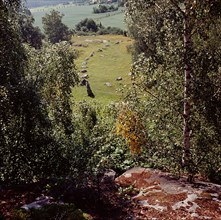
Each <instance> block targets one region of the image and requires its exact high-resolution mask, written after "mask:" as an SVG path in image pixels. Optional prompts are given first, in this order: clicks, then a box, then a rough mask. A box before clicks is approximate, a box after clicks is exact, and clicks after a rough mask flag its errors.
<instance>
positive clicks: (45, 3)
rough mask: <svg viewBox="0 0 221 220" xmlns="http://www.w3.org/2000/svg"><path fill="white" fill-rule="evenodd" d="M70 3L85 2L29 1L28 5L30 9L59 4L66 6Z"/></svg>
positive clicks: (70, 0)
mask: <svg viewBox="0 0 221 220" xmlns="http://www.w3.org/2000/svg"><path fill="white" fill-rule="evenodd" d="M69 2H71V3H72V2H73V3H78V2H79V3H82V2H84V1H83V0H27V1H26V4H27V7H28V8H35V7H42V6H49V5H58V4H66V3H69Z"/></svg>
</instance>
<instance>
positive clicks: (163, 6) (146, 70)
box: [127, 0, 221, 176]
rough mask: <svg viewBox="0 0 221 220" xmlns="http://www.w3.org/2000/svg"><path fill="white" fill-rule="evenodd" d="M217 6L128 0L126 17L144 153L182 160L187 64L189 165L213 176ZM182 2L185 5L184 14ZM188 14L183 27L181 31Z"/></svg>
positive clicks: (168, 161)
mask: <svg viewBox="0 0 221 220" xmlns="http://www.w3.org/2000/svg"><path fill="white" fill-rule="evenodd" d="M190 4H192V5H190ZM141 6H142V7H141ZM219 7H220V3H219V1H194V2H190V1H185V4H183V1H163V2H162V1H157V0H156V1H143V0H139V1H133V0H131V1H130V0H129V1H127V20H128V24H129V28H130V30H131V34H132V35H133V37H134V38H135V40H136V43H135V54H134V55H135V56H134V60H135V63H134V65H133V69H132V73H133V77H134V80H135V89H136V88H141V85H142V88H143V92H145V94H146V97H147V98H145V99H146V100H145V101H144V102H142V103H143V104H142V105H143V108H144V109H145V110H144V112H143V114H144V115H145V116H146V120H145V121H146V123H145V124H146V126H147V131H148V137H149V139H150V140H149V141H150V142H149V143H151V154H150V155H149V157H152V158H155V159H156V164H158V165H159V164H162V165H163V166H164V167H167V168H169V169H170V168H171V166H174V167H177V168H181V167H182V165H183V161H182V160H181V157H182V151H183V149H184V148H183V137H182V136H183V120H185V117H186V116H185V115H183V103H184V101H185V99H184V98H183V94H184V91H185V90H184V88H183V84H184V80H183V78H184V70H186V69H185V68H186V65H188V68H191V73H192V74H191V80H190V86H189V87H188V89H189V91H188V96H189V97H188V102H189V103H190V105H191V111H190V118H189V124H190V128H189V131H190V138H191V148H190V153H191V155H190V158H189V159H190V161H189V167H188V171H189V172H190V173H193V174H194V173H197V172H201V173H203V174H206V175H207V176H217V175H218V172H219V168H220V166H221V160H220V158H221V157H220V155H221V147H220V135H219V133H220V126H219V122H218V121H219V118H220V116H221V114H220V100H219V98H218V96H217V95H218V93H219V87H220V84H219V82H220V80H219V78H220V63H221V60H220V57H221V56H220V55H221V45H220V41H219V39H220V34H219V32H220V31H219V30H220V28H221V26H220V19H221V18H220V14H219V12H218V11H219V10H220V9H219V10H218V8H219ZM184 8H188V14H185V13H186V11H184ZM187 19H188V32H185V30H186V29H185V28H186V26H184V21H185V22H187ZM184 33H191V34H190V35H189V36H191V41H190V44H189V45H188V48H185V47H184V41H183V39H184ZM215 47H216V49H214V48H215ZM187 63H188V64H187ZM136 85H137V86H138V87H136ZM185 88H186V87H185ZM212 109H213V110H212ZM183 116H184V119H183ZM184 155H185V154H184Z"/></svg>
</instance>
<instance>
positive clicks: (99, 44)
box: [72, 35, 132, 104]
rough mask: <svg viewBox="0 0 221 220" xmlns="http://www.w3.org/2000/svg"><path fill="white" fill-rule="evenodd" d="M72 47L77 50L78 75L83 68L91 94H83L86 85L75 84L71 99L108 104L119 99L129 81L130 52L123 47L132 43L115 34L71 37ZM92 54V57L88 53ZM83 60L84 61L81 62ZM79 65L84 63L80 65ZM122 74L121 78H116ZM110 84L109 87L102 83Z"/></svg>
mask: <svg viewBox="0 0 221 220" xmlns="http://www.w3.org/2000/svg"><path fill="white" fill-rule="evenodd" d="M72 42H73V47H74V48H75V49H76V50H78V51H79V57H78V59H77V60H76V66H77V69H78V72H79V75H80V76H82V75H83V73H81V70H82V69H86V70H87V73H86V74H88V76H89V78H88V81H89V83H90V85H91V89H92V91H93V93H94V94H95V98H94V99H92V98H90V97H88V96H87V92H86V87H84V86H78V87H75V88H74V89H73V97H74V100H75V101H82V100H87V101H89V100H90V101H93V100H94V101H96V102H98V103H101V104H108V103H110V102H111V101H117V100H119V99H120V98H122V90H126V89H127V87H128V86H129V85H130V84H131V80H130V76H129V75H128V73H129V72H130V65H131V54H130V53H128V51H127V46H129V45H131V44H132V40H131V39H130V38H128V37H124V36H118V35H103V36H80V37H78V36H74V37H73V38H72ZM91 53H93V56H90V55H91ZM83 62H86V63H83ZM82 66H86V67H87V68H85V67H82ZM118 77H122V80H121V81H117V80H116V79H117V78H118ZM106 83H110V84H111V86H107V85H105V84H106Z"/></svg>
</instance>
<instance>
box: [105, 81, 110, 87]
mask: <svg viewBox="0 0 221 220" xmlns="http://www.w3.org/2000/svg"><path fill="white" fill-rule="evenodd" d="M104 85H105V86H108V87H111V86H112V85H111V83H109V82H106V83H104Z"/></svg>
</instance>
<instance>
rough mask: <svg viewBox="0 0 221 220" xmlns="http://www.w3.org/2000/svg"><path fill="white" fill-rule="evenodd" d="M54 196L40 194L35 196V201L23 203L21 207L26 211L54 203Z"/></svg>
mask: <svg viewBox="0 0 221 220" xmlns="http://www.w3.org/2000/svg"><path fill="white" fill-rule="evenodd" d="M54 203H55V202H54V198H52V197H49V196H41V197H39V198H36V201H34V202H32V203H29V204H25V205H23V206H22V207H21V208H22V209H25V210H26V211H29V210H30V209H40V208H42V207H43V206H45V205H49V204H54Z"/></svg>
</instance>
